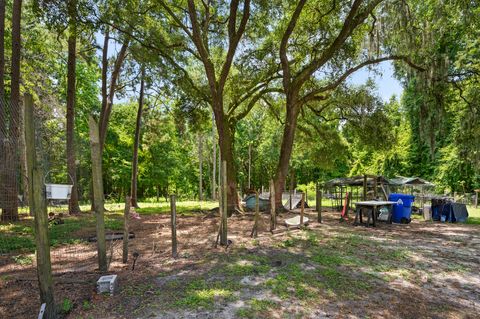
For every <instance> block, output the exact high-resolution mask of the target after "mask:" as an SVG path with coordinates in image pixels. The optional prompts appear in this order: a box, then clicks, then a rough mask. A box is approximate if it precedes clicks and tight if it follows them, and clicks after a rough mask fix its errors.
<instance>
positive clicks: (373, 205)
mask: <svg viewBox="0 0 480 319" xmlns="http://www.w3.org/2000/svg"><path fill="white" fill-rule="evenodd" d="M396 203H397V202H392V201H377V200H367V201H363V202H356V203H355V222H354V225H358V224H359V223H358V219H359V218H360V223H363V221H362V208H367V209H370V210H371V211H372V214H371V215H372V216H371V217H372V220H373V227H375V226H376V224H377V214H378V207H383V206H386V207H388V223H389V224H391V223H392V208H393V205H395V204H396ZM369 225H370V214H368V220H367V227H368V226H369Z"/></svg>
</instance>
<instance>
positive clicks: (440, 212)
mask: <svg viewBox="0 0 480 319" xmlns="http://www.w3.org/2000/svg"><path fill="white" fill-rule="evenodd" d="M432 218H433V220H437V221H441V222H450V223H455V222H459V223H464V222H466V221H467V219H468V210H467V206H466V205H465V204H461V203H451V202H449V201H447V200H438V199H437V200H432Z"/></svg>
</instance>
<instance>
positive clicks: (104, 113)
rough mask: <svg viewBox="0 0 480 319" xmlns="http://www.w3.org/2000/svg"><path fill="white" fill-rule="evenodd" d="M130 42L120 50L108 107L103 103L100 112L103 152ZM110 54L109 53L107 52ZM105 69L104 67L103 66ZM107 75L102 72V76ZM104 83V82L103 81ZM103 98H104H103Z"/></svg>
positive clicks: (111, 82)
mask: <svg viewBox="0 0 480 319" xmlns="http://www.w3.org/2000/svg"><path fill="white" fill-rule="evenodd" d="M128 44H129V41H128V40H126V41H125V43H123V44H122V47H121V48H120V52H119V53H118V56H117V58H116V60H115V64H114V66H113V70H112V77H111V79H110V87H109V90H108V97H107V99H106V105H103V103H102V110H101V112H100V122H99V130H100V150H101V151H102V154H103V150H104V148H105V140H106V138H107V130H108V123H109V121H110V115H111V113H112V107H113V99H114V97H115V92H116V90H117V81H118V77H119V76H120V71H121V69H122V65H123V62H124V61H125V58H126V57H127V49H128ZM107 54H108V52H107ZM102 67H103V66H102ZM104 73H106V72H104V71H103V70H102V75H103V74H104ZM102 82H103V80H102ZM102 98H103V97H102Z"/></svg>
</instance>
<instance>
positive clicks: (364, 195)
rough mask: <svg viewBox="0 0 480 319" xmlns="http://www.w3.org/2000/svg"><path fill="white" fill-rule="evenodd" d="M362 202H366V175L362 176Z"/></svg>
mask: <svg viewBox="0 0 480 319" xmlns="http://www.w3.org/2000/svg"><path fill="white" fill-rule="evenodd" d="M363 200H367V175H363Z"/></svg>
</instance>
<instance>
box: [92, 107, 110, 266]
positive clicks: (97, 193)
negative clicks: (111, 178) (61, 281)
mask: <svg viewBox="0 0 480 319" xmlns="http://www.w3.org/2000/svg"><path fill="white" fill-rule="evenodd" d="M88 125H89V129H90V148H91V153H92V179H93V208H94V211H95V219H96V228H97V251H98V269H99V270H100V271H101V272H106V271H107V268H108V267H107V248H106V247H107V245H106V243H105V220H104V209H105V208H104V199H103V177H102V153H101V151H100V137H99V132H98V124H97V122H96V121H95V119H94V118H93V117H92V116H91V115H90V118H89V122H88Z"/></svg>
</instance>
